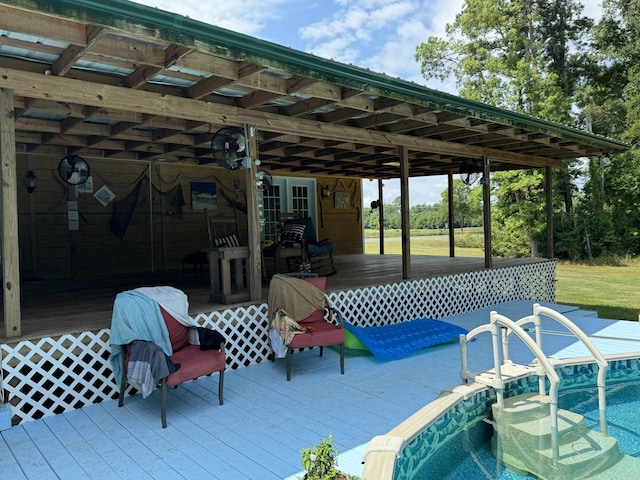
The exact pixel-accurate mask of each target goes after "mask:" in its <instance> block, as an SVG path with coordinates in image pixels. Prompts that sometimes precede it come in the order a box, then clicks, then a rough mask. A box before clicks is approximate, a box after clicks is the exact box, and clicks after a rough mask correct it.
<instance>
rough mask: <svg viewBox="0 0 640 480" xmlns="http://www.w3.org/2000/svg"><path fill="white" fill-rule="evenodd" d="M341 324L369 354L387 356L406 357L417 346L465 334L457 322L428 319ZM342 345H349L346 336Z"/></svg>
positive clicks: (416, 348) (435, 343)
mask: <svg viewBox="0 0 640 480" xmlns="http://www.w3.org/2000/svg"><path fill="white" fill-rule="evenodd" d="M344 327H345V329H346V330H347V331H346V332H345V333H351V334H353V336H355V337H356V338H357V340H359V341H360V342H361V343H362V345H364V346H365V347H366V348H367V349H368V350H369V351H370V352H371V353H373V354H374V355H376V356H378V357H383V358H388V359H397V358H402V357H406V356H407V355H409V354H410V353H412V352H414V351H416V350H419V349H421V348H426V347H431V346H433V345H438V344H440V343H445V342H448V341H450V340H453V339H457V338H458V335H460V334H461V333H468V331H467V330H465V329H464V328H461V327H458V326H457V325H453V324H451V323H447V322H441V321H439V320H432V319H430V318H420V319H418V320H411V321H408V322H402V323H396V324H393V325H383V326H381V327H356V326H355V325H351V324H350V323H349V322H344ZM348 336H349V335H347V336H346V337H348ZM352 343H353V342H352ZM345 345H346V346H347V347H349V346H350V345H349V342H348V340H347V338H345ZM355 348H358V347H355Z"/></svg>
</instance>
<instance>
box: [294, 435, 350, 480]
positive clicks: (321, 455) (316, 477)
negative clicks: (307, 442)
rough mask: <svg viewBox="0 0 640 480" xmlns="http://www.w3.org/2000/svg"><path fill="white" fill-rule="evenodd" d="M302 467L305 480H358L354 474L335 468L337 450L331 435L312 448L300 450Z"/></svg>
mask: <svg viewBox="0 0 640 480" xmlns="http://www.w3.org/2000/svg"><path fill="white" fill-rule="evenodd" d="M300 456H301V458H302V468H304V470H305V476H304V479H305V480H336V479H341V480H342V479H344V480H358V477H356V476H354V475H348V474H346V473H343V472H341V471H340V470H338V469H337V464H338V460H337V456H338V450H337V449H336V447H335V446H334V445H333V435H331V434H329V436H328V437H327V438H323V439H321V440H320V443H319V444H317V445H315V446H314V447H312V448H303V449H302V450H300Z"/></svg>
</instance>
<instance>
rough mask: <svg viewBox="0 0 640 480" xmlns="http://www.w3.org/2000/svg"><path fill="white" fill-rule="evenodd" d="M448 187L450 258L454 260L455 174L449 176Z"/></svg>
mask: <svg viewBox="0 0 640 480" xmlns="http://www.w3.org/2000/svg"><path fill="white" fill-rule="evenodd" d="M447 185H448V187H449V189H448V191H447V200H448V202H449V208H448V210H449V220H448V221H449V256H450V257H451V258H454V257H455V256H456V235H455V231H456V229H455V219H456V217H455V211H454V208H455V207H454V205H453V173H451V172H449V173H448V174H447Z"/></svg>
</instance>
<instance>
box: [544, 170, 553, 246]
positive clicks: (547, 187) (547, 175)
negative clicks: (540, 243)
mask: <svg viewBox="0 0 640 480" xmlns="http://www.w3.org/2000/svg"><path fill="white" fill-rule="evenodd" d="M552 178H553V175H552V173H551V167H545V169H544V195H545V200H546V210H547V258H553V257H554V255H555V254H554V251H553V250H554V248H553V192H552V188H553V182H552Z"/></svg>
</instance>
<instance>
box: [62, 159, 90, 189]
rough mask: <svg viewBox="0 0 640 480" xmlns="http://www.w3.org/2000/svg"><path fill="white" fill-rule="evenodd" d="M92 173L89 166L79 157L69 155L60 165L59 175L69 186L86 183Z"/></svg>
mask: <svg viewBox="0 0 640 480" xmlns="http://www.w3.org/2000/svg"><path fill="white" fill-rule="evenodd" d="M90 173H91V171H90V169H89V164H88V163H87V161H86V160H85V159H84V158H82V157H81V156H79V155H67V156H66V157H64V158H63V159H62V160H60V163H58V175H60V178H61V179H62V180H64V181H65V182H67V183H68V184H69V185H80V184H82V183H84V182H86V181H87V178H89V175H90Z"/></svg>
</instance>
